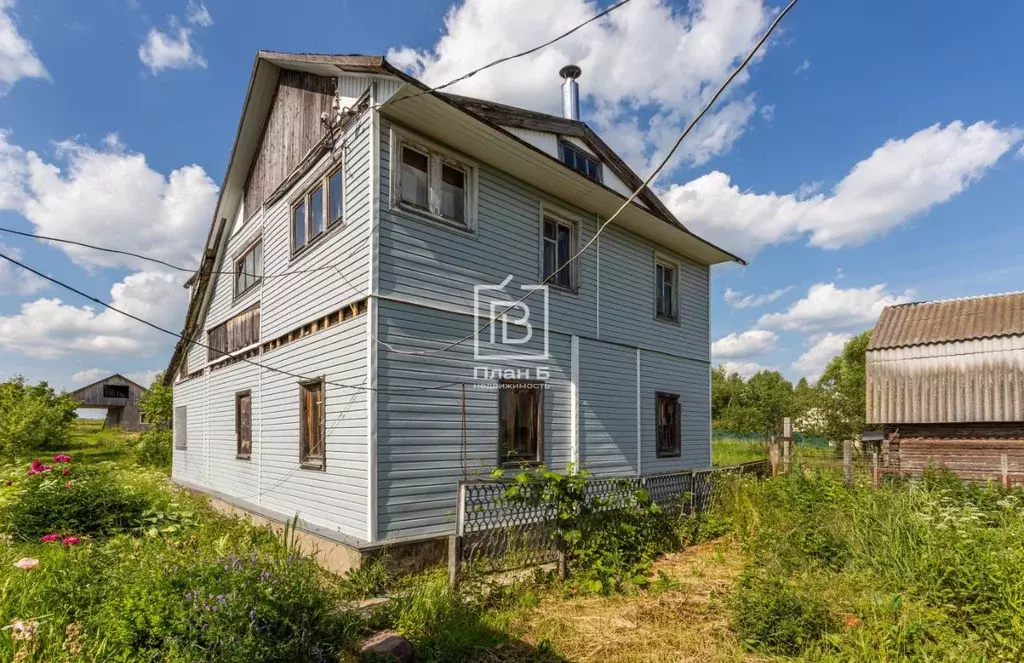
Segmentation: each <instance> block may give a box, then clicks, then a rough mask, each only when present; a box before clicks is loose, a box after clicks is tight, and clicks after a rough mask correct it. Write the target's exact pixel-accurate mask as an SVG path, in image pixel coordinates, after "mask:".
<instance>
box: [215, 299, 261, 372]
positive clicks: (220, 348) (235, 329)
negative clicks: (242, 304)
mask: <svg viewBox="0 0 1024 663" xmlns="http://www.w3.org/2000/svg"><path fill="white" fill-rule="evenodd" d="M259 340H260V304H259V302H256V304H255V305H254V306H251V307H249V308H247V309H246V310H244V311H242V312H241V313H239V314H238V315H236V316H234V317H232V318H229V319H227V320H225V321H224V322H222V323H221V324H219V325H217V326H216V327H214V328H213V329H211V330H210V336H209V343H208V344H207V345H208V346H209V347H207V359H208V360H210V361H213V360H214V359H217V358H219V357H222V356H224V355H225V354H228V353H231V352H235V351H236V350H241V349H242V348H247V347H249V346H250V345H253V344H255V343H258V342H259Z"/></svg>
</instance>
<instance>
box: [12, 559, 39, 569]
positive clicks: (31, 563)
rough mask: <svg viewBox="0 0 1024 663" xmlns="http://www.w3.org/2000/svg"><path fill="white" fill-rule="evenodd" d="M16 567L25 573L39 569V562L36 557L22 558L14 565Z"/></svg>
mask: <svg viewBox="0 0 1024 663" xmlns="http://www.w3.org/2000/svg"><path fill="white" fill-rule="evenodd" d="M14 566H16V567H17V568H19V569H22V570H24V571H31V570H33V569H37V568H39V560H38V559H36V558H34V557H22V558H21V559H19V560H18V561H17V562H15V563H14Z"/></svg>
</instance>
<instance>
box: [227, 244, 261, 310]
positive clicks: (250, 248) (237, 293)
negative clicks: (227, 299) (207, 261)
mask: <svg viewBox="0 0 1024 663" xmlns="http://www.w3.org/2000/svg"><path fill="white" fill-rule="evenodd" d="M257 246H259V247H260V264H259V268H258V270H257V271H258V272H259V278H257V279H256V280H255V281H253V282H252V283H250V284H249V285H248V286H247V287H246V288H244V289H243V290H239V289H238V276H239V269H238V266H239V263H244V262H245V259H246V257H247V256H248V255H249V254H250V253H253V252H254V251H255V250H256V247H257ZM253 263H254V264H255V259H254V260H253ZM232 264H234V266H235V270H234V272H233V274H232V280H233V281H234V283H232V285H231V291H232V292H233V293H234V295H233V297H232V299H231V303H232V304H234V303H235V302H237V301H238V300H239V299H241V298H242V297H244V296H245V295H247V294H249V293H250V292H252V291H253V289H254V288H255V287H256V286H258V285H260V284H261V283H263V236H262V235H260V236H259V237H257V238H256V239H254V240H252V241H251V242H249V243H248V244H247V245H246V246H245V248H243V249H242V250H241V251H239V252H238V253H237V254H235V259H234V261H233V263H232Z"/></svg>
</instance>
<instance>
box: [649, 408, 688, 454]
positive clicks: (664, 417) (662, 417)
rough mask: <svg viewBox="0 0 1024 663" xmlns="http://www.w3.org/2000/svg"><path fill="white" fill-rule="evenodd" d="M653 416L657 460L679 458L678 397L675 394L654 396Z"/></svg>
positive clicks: (680, 451)
mask: <svg viewBox="0 0 1024 663" xmlns="http://www.w3.org/2000/svg"><path fill="white" fill-rule="evenodd" d="M655 406H656V412H655V415H656V417H657V419H656V422H655V423H656V425H657V427H658V430H657V437H658V439H657V449H656V454H657V456H658V458H662V457H672V456H679V455H680V454H681V453H682V448H681V444H680V435H679V433H680V419H679V396H678V395H676V394H663V393H661V392H658V393H656V394H655Z"/></svg>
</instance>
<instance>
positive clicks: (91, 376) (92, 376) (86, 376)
mask: <svg viewBox="0 0 1024 663" xmlns="http://www.w3.org/2000/svg"><path fill="white" fill-rule="evenodd" d="M113 372H114V371H108V370H107V369H105V368H87V369H85V370H84V371H78V372H77V373H72V374H71V383H72V384H74V385H87V384H92V383H93V382H97V381H99V380H102V379H103V378H105V377H107V376H109V375H111V374H113Z"/></svg>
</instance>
